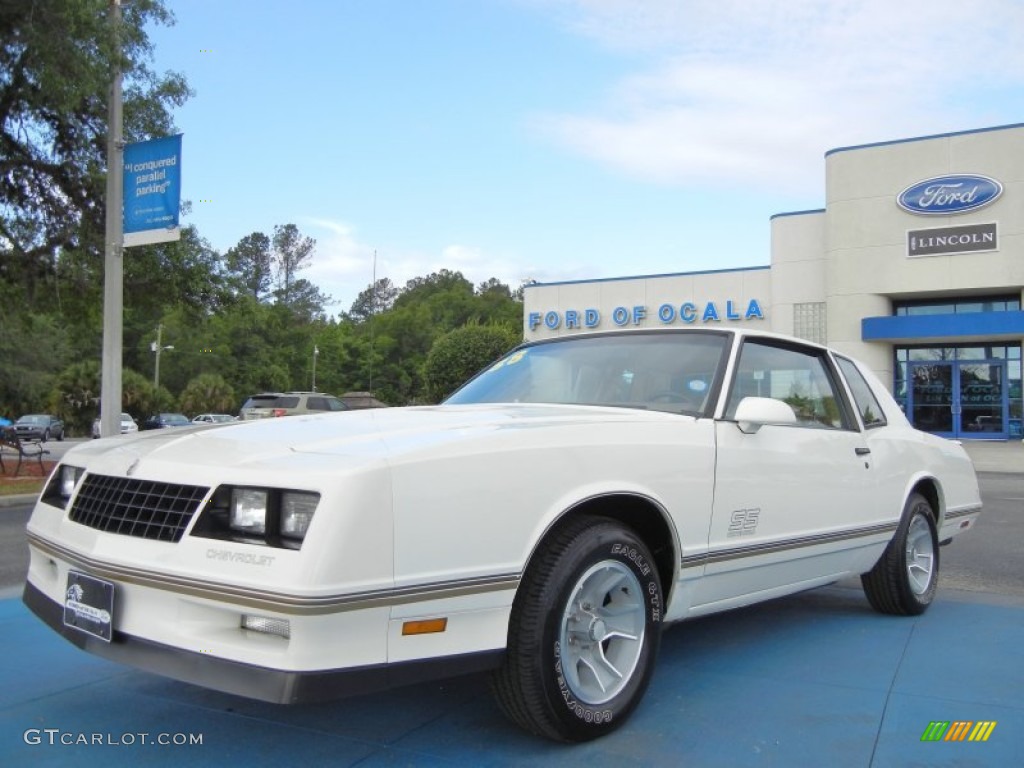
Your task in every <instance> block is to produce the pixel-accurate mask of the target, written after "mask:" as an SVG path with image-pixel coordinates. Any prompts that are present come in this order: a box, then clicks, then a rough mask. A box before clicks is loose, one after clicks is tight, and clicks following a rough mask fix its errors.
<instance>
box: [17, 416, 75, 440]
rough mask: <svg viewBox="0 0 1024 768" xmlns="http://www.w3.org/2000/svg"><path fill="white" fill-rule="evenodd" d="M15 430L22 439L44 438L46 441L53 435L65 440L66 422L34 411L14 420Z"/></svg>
mask: <svg viewBox="0 0 1024 768" xmlns="http://www.w3.org/2000/svg"><path fill="white" fill-rule="evenodd" d="M14 431H15V432H16V433H17V435H18V437H20V438H21V439H22V440H42V441H43V442H44V443H45V442H46V441H47V440H49V439H50V438H51V437H53V438H56V439H57V440H63V439H64V422H63V421H61V420H60V419H58V418H57V417H56V416H50V415H49V414H45V413H32V414H29V415H27V416H22V417H21V418H20V419H18V420H17V421H16V422H14Z"/></svg>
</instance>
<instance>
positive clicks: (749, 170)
mask: <svg viewBox="0 0 1024 768" xmlns="http://www.w3.org/2000/svg"><path fill="white" fill-rule="evenodd" d="M168 5H169V7H170V8H171V10H172V11H173V12H174V14H175V16H176V18H177V23H176V24H175V25H174V26H173V27H169V28H167V27H156V28H154V29H152V30H151V38H152V40H153V42H154V45H155V47H156V53H155V61H154V65H155V68H156V69H157V70H159V71H163V70H168V69H171V70H176V71H179V72H182V73H183V74H185V76H186V77H187V79H188V81H189V83H190V84H191V85H192V87H193V89H194V90H195V92H196V95H195V96H194V97H193V98H192V99H191V100H190V101H189V102H188V103H187V104H186V105H185V106H184V107H183V108H182V109H180V110H179V111H178V112H177V113H176V122H177V125H178V128H179V130H181V131H182V132H183V133H184V139H183V150H182V153H183V157H182V194H183V196H184V197H185V198H186V199H188V200H190V201H191V202H192V212H191V213H190V214H189V216H187V217H186V219H185V223H191V224H195V225H196V227H197V228H198V230H199V232H200V234H201V235H202V236H203V237H205V238H206V239H207V240H209V242H210V243H211V245H212V246H213V247H214V248H216V249H218V250H220V251H221V252H224V251H226V250H227V249H228V248H230V247H231V246H233V245H234V244H235V243H237V242H238V241H239V240H240V239H241V238H242V237H244V236H245V235H247V234H249V233H251V232H254V231H261V232H265V233H266V234H268V235H269V234H271V233H272V230H273V227H274V225H276V224H285V223H294V224H296V225H297V226H298V227H299V229H300V230H301V231H302V232H303V233H304V234H306V235H309V236H311V237H313V238H315V239H316V240H317V249H316V254H315V256H314V259H313V263H312V266H311V267H310V268H308V269H307V270H305V271H304V272H303V273H301V275H300V276H301V277H305V278H306V279H308V280H310V281H312V282H313V283H315V284H316V285H318V286H319V287H320V288H321V290H322V291H324V292H325V293H327V294H329V295H331V296H332V297H333V298H334V299H335V304H333V305H332V306H331V307H329V312H330V313H331V314H336V313H338V312H340V311H343V310H347V309H348V307H349V306H350V305H351V303H352V301H353V299H354V298H355V296H356V295H357V294H358V293H359V291H361V290H362V289H364V288H365V287H366V286H367V285H369V283H370V282H371V280H372V277H373V268H374V266H373V265H374V253H376V274H377V276H378V278H379V277H388V278H390V279H391V280H392V282H394V283H395V284H396V285H398V286H402V285H404V284H405V281H406V280H408V279H410V278H413V277H417V276H422V275H426V274H428V273H430V272H433V271H436V270H439V269H442V268H447V269H452V270H459V271H461V272H462V273H463V274H464V275H465V276H466V277H467V278H469V279H470V280H472V281H473V282H474V283H479V282H481V281H483V280H486V279H487V278H489V277H497V278H499V279H501V280H502V281H504V282H507V283H508V284H510V285H511V286H512V287H516V286H518V285H519V284H520V282H521V281H523V280H526V279H535V280H539V281H541V282H551V281H558V280H574V279H586V278H598V277H615V276H627V275H644V274H661V273H669V272H689V271H697V270H706V269H728V268H736V267H749V266H758V265H764V264H767V263H768V262H769V254H770V227H769V219H770V217H771V216H772V215H773V214H776V213H784V212H790V211H798V210H807V209H814V208H821V207H823V206H824V203H825V200H824V181H825V180H824V154H825V152H826V151H828V150H829V149H834V148H836V147H842V146H851V145H857V144H864V143H871V142H876V141H889V140H894V139H900V138H908V137H914V136H924V135H931V134H936V133H945V132H950V131H960V130H970V129H976V128H985V127H990V126H995V125H1005V124H1011V123H1019V122H1024V45H1021V44H1020V39H1019V35H1020V30H1021V29H1024V2H1021V0H972V2H970V3H965V2H962V0H928V1H927V2H922V1H920V0H900V2H898V3H894V2H892V0H859V1H858V0H844V1H842V2H827V1H824V0H821V1H818V2H812V1H811V0H786V1H785V2H780V1H778V0H775V1H769V0H295V2H292V3H289V4H286V3H282V2H280V1H279V0H277V1H274V2H271V0H245V1H243V0H168Z"/></svg>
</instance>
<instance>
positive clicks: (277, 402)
mask: <svg viewBox="0 0 1024 768" xmlns="http://www.w3.org/2000/svg"><path fill="white" fill-rule="evenodd" d="M298 405H299V398H297V397H290V396H286V395H253V396H252V397H250V398H249V399H248V400H246V401H245V405H243V406H242V407H243V408H297V407H298Z"/></svg>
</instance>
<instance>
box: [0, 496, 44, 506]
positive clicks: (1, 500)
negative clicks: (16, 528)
mask: <svg viewBox="0 0 1024 768" xmlns="http://www.w3.org/2000/svg"><path fill="white" fill-rule="evenodd" d="M38 498H39V494H38V493H20V494H16V495H11V496H0V509H4V508H5V507H20V506H22V505H24V504H34V503H35V501H36V499H38Z"/></svg>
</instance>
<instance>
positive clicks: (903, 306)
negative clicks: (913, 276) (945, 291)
mask: <svg viewBox="0 0 1024 768" xmlns="http://www.w3.org/2000/svg"><path fill="white" fill-rule="evenodd" d="M1019 311H1020V296H972V297H970V298H961V299H953V300H949V301H936V300H927V299H926V300H922V301H895V302H893V314H894V315H896V316H897V317H904V316H907V315H963V314H970V313H975V312H1019Z"/></svg>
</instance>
